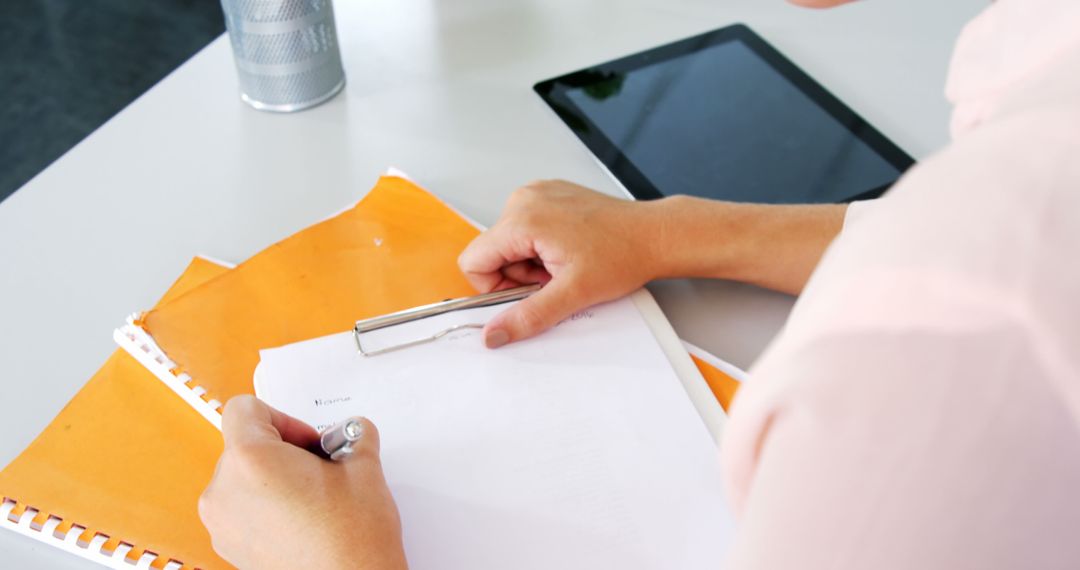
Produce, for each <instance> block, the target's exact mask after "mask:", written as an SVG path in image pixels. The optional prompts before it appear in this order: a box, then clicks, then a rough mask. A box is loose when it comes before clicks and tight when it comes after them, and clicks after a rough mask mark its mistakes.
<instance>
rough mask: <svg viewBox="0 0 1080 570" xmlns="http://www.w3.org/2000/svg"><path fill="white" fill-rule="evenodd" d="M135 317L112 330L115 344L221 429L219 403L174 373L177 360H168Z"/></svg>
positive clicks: (186, 375)
mask: <svg viewBox="0 0 1080 570" xmlns="http://www.w3.org/2000/svg"><path fill="white" fill-rule="evenodd" d="M136 317H137V315H132V316H130V317H128V319H127V324H125V325H124V326H122V327H120V328H118V329H116V331H114V332H113V339H114V340H115V341H116V344H118V345H120V347H121V348H123V349H124V350H125V351H127V352H128V354H130V355H132V356H134V357H135V359H136V360H138V361H139V363H140V364H142V365H143V366H145V367H146V369H147V370H149V371H150V372H152V373H153V374H154V376H157V378H158V380H161V381H162V382H164V383H165V385H166V386H168V387H169V388H170V389H172V391H173V392H176V394H177V395H178V396H180V397H181V398H183V400H184V401H185V402H187V403H188V404H189V405H190V406H191V407H193V408H195V411H197V412H199V413H200V414H202V417H204V418H206V419H207V421H209V422H210V423H212V424H214V427H216V428H218V429H221V402H219V401H217V400H204V399H203V398H202V396H203V395H204V394H206V388H203V387H202V386H197V385H194V384H193V383H192V381H191V376H189V375H188V374H187V373H184V372H181V373H179V374H174V373H173V371H174V370H175V369H176V368H177V365H176V363H175V362H173V361H172V360H169V357H168V356H166V355H165V351H163V350H161V348H160V347H159V346H158V345H157V343H155V342H154V339H153V338H151V337H150V335H149V334H147V333H146V331H144V330H143V329H142V327H139V326H138V325H136V324H135V319H136Z"/></svg>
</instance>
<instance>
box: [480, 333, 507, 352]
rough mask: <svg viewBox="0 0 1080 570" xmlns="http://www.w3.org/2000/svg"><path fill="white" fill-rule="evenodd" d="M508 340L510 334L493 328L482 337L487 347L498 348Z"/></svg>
mask: <svg viewBox="0 0 1080 570" xmlns="http://www.w3.org/2000/svg"><path fill="white" fill-rule="evenodd" d="M508 342H510V334H509V333H507V332H506V331H504V330H502V329H496V330H493V331H491V332H489V333H488V334H487V336H486V337H484V344H486V345H487V347H488V348H499V347H500V346H502V345H504V344H506V343H508Z"/></svg>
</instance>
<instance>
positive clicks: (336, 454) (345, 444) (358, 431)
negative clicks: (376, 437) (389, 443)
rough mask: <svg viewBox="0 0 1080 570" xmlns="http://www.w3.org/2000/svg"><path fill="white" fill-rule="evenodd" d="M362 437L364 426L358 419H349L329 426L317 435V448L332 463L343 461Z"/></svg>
mask: <svg viewBox="0 0 1080 570" xmlns="http://www.w3.org/2000/svg"><path fill="white" fill-rule="evenodd" d="M363 436H364V424H362V423H360V419H359V418H349V419H347V420H345V421H343V422H341V423H338V424H335V425H333V426H330V427H328V428H326V429H324V430H323V431H322V433H320V434H319V447H321V448H322V451H323V453H325V454H326V456H327V457H329V458H330V459H332V460H334V461H340V460H342V459H345V458H346V457H348V456H349V455H351V454H352V452H353V444H354V443H356V442H357V441H360V438H361V437H363Z"/></svg>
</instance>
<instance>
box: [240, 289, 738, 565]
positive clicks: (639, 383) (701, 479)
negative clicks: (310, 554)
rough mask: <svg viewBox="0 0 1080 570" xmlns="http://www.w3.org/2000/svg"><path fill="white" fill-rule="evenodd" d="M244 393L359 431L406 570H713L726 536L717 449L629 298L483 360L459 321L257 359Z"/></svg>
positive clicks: (477, 340) (431, 322)
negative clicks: (370, 344) (383, 491)
mask: <svg viewBox="0 0 1080 570" xmlns="http://www.w3.org/2000/svg"><path fill="white" fill-rule="evenodd" d="M506 307H507V305H502V306H496V307H487V308H481V309H473V310H469V311H458V312H455V313H450V314H447V315H443V316H440V317H434V318H430V319H424V320H422V321H418V322H414V323H409V324H405V325H399V326H396V327H392V328H388V329H383V330H382V331H379V333H380V334H379V335H377V336H378V337H379V338H375V336H372V337H371V338H370V339H369V338H368V336H365V340H372V341H376V340H377V341H378V342H379V343H388V342H393V341H407V340H412V339H415V338H419V337H422V336H430V335H431V334H433V333H435V332H438V331H439V330H442V329H444V328H446V327H447V326H449V325H450V324H462V323H484V322H486V321H487V320H488V319H489V318H490V317H491V316H492V315H494V314H496V313H497V312H499V311H501V310H504V309H505V308H506ZM255 387H256V393H257V394H258V395H259V397H260V398H262V399H263V400H265V401H266V402H267V403H269V404H271V405H273V406H275V407H277V408H279V409H281V410H283V411H285V412H287V413H289V414H291V415H293V416H296V417H298V418H300V419H302V420H304V421H306V422H308V423H310V424H312V425H315V426H326V425H329V424H333V423H336V422H338V421H340V420H342V419H344V418H345V417H348V416H351V415H362V416H366V417H368V418H370V419H371V420H372V421H374V422H375V424H376V425H377V426H378V427H379V431H380V435H381V437H382V459H383V466H384V468H385V470H386V477H387V480H388V481H389V484H390V487H391V490H392V492H393V494H394V497H395V499H396V500H397V504H398V507H399V509H400V511H401V516H402V521H403V525H404V533H405V543H406V550H407V555H408V558H409V562H410V565H411V567H412V568H414V570H415V569H420V570H423V569H427V568H430V569H446V570H453V569H469V570H474V569H483V568H493V569H495V568H497V569H510V568H513V569H529V568H536V569H541V568H543V569H552V568H559V569H573V568H581V569H586V568H588V569H590V570H591V569H598V568H619V569H661V568H663V569H670V568H679V569H694V568H703V569H704V568H716V567H718V566H719V565H720V564H721V562H722V560H723V557H724V554H725V552H726V550H727V544H728V543H729V542H730V539H731V535H732V524H731V520H730V518H729V514H728V509H727V507H726V505H725V502H724V498H723V492H722V485H721V479H720V467H719V453H718V451H717V449H716V447H715V445H714V444H713V441H712V439H711V438H710V436H709V434H708V432H707V430H706V429H705V426H704V424H703V422H702V420H701V419H700V418H699V417H698V414H697V412H696V411H695V408H694V406H693V405H692V404H691V402H690V400H689V398H688V396H687V394H686V391H685V390H684V389H683V386H682V384H681V383H680V381H679V379H678V378H677V377H676V376H675V373H674V372H673V371H672V368H671V365H670V364H669V363H668V361H667V359H666V357H665V356H664V353H663V352H662V350H661V349H660V347H659V345H658V344H657V341H656V340H655V339H654V338H653V337H652V334H651V333H650V332H649V328H648V326H647V324H646V323H645V322H644V320H643V319H642V317H641V315H640V314H639V313H638V311H637V310H636V309H635V308H634V306H633V303H632V302H631V301H630V300H629V299H623V300H620V301H616V302H613V303H608V304H605V305H601V306H597V307H594V308H592V309H589V310H587V311H582V312H581V313H578V314H577V315H575V316H574V317H573V318H572V319H569V320H567V321H564V322H563V323H562V324H560V325H559V326H557V327H556V328H555V329H553V330H552V331H549V332H547V333H545V334H543V335H541V336H540V337H538V338H535V339H532V340H528V341H524V342H520V343H515V344H512V345H509V346H506V347H504V348H501V349H498V350H488V349H486V348H484V347H483V344H482V341H481V332H480V331H479V330H475V329H465V330H462V331H459V332H455V333H452V334H450V335H447V336H446V337H444V338H442V339H441V340H439V341H436V342H433V343H430V344H425V345H421V346H416V347H413V348H409V349H406V350H402V351H398V352H391V353H387V354H383V355H379V356H372V357H364V356H362V355H360V354H359V353H358V352H357V350H356V345H355V342H354V340H353V337H352V333H351V332H350V333H342V334H338V335H332V336H328V337H323V338H320V339H315V340H311V341H307V342H302V343H297V344H293V345H290V346H286V347H282V348H278V349H272V350H264V351H262V362H261V363H260V364H259V366H258V368H257V370H256V373H255Z"/></svg>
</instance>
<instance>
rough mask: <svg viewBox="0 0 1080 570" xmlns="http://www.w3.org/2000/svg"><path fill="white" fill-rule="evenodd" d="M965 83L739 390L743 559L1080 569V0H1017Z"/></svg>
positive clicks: (969, 37)
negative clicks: (925, 145)
mask: <svg viewBox="0 0 1080 570" xmlns="http://www.w3.org/2000/svg"><path fill="white" fill-rule="evenodd" d="M946 92H947V95H948V97H949V99H950V100H951V101H952V102H953V103H954V105H955V110H954V114H953V124H952V127H953V138H954V140H953V142H952V143H951V144H950V145H949V146H948V147H946V148H945V149H943V150H942V151H941V152H939V153H937V154H936V155H934V156H932V157H930V158H929V159H927V160H925V161H923V162H922V163H921V164H919V165H918V166H916V167H915V168H913V169H912V170H911V171H910V173H908V174H907V175H906V176H905V177H904V178H903V179H902V180H901V181H900V182H899V183H898V184H897V185H896V186H895V188H894V189H893V190H892V191H890V192H889V193H888V195H886V196H885V197H884V198H882V199H880V200H876V201H873V202H865V203H860V204H856V205H853V206H852V207H851V208H850V209H849V211H848V215H847V220H846V222H845V226H844V230H843V232H842V234H841V235H840V236H839V237H838V238H837V239H836V241H835V242H834V243H833V244H832V246H831V247H830V248H829V251H828V252H827V254H826V255H825V257H824V259H823V260H822V262H821V264H820V266H819V267H818V269H817V270H816V271H815V273H814V275H813V277H812V278H811V280H810V282H809V284H808V285H807V287H806V290H805V292H804V293H803V295H802V297H801V298H800V299H799V302H798V303H797V305H796V307H795V309H794V311H793V313H792V315H791V318H790V320H789V321H788V324H787V325H786V327H785V329H784V330H783V332H782V333H781V334H780V336H779V337H778V338H777V339H776V340H775V341H774V342H773V344H772V346H770V347H769V349H768V350H767V351H766V353H765V355H764V356H763V357H762V358H761V360H760V362H759V364H758V365H757V366H756V367H755V369H754V370H753V371H752V379H751V380H750V381H749V382H748V384H747V385H746V386H745V387H744V388H743V390H742V391H741V392H740V393H739V394H738V396H737V397H736V400H735V402H734V405H733V410H732V416H731V421H730V422H729V424H728V428H727V433H726V434H725V438H724V447H723V457H724V462H725V469H726V475H727V479H726V480H727V484H728V486H729V491H730V497H731V499H732V504H733V505H734V508H735V510H736V514H737V516H738V517H739V520H740V525H739V531H738V532H739V535H738V537H737V539H736V545H735V548H734V552H733V553H732V555H731V558H730V560H729V567H732V568H738V569H743V568H754V569H759V568H760V569H799V570H815V569H824V568H829V569H873V570H889V569H899V568H905V569H907V568H920V569H924V568H948V569H966V568H972V569H980V570H985V569H996V568H1002V569H1004V568H1009V569H1013V568H1023V569H1028V568H1031V569H1036V568H1038V569H1042V568H1071V569H1080V0H998V1H997V2H996V3H994V4H993V5H992V6H991V7H989V8H988V9H987V10H986V11H985V12H983V13H982V14H981V15H980V16H979V17H978V18H976V19H975V20H974V21H972V22H971V23H970V24H968V26H967V27H966V28H965V29H964V31H963V33H962V35H961V37H960V40H959V42H958V44H957V47H956V51H955V54H954V58H953V62H952V69H951V72H950V77H949V80H948V86H947V89H946Z"/></svg>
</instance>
